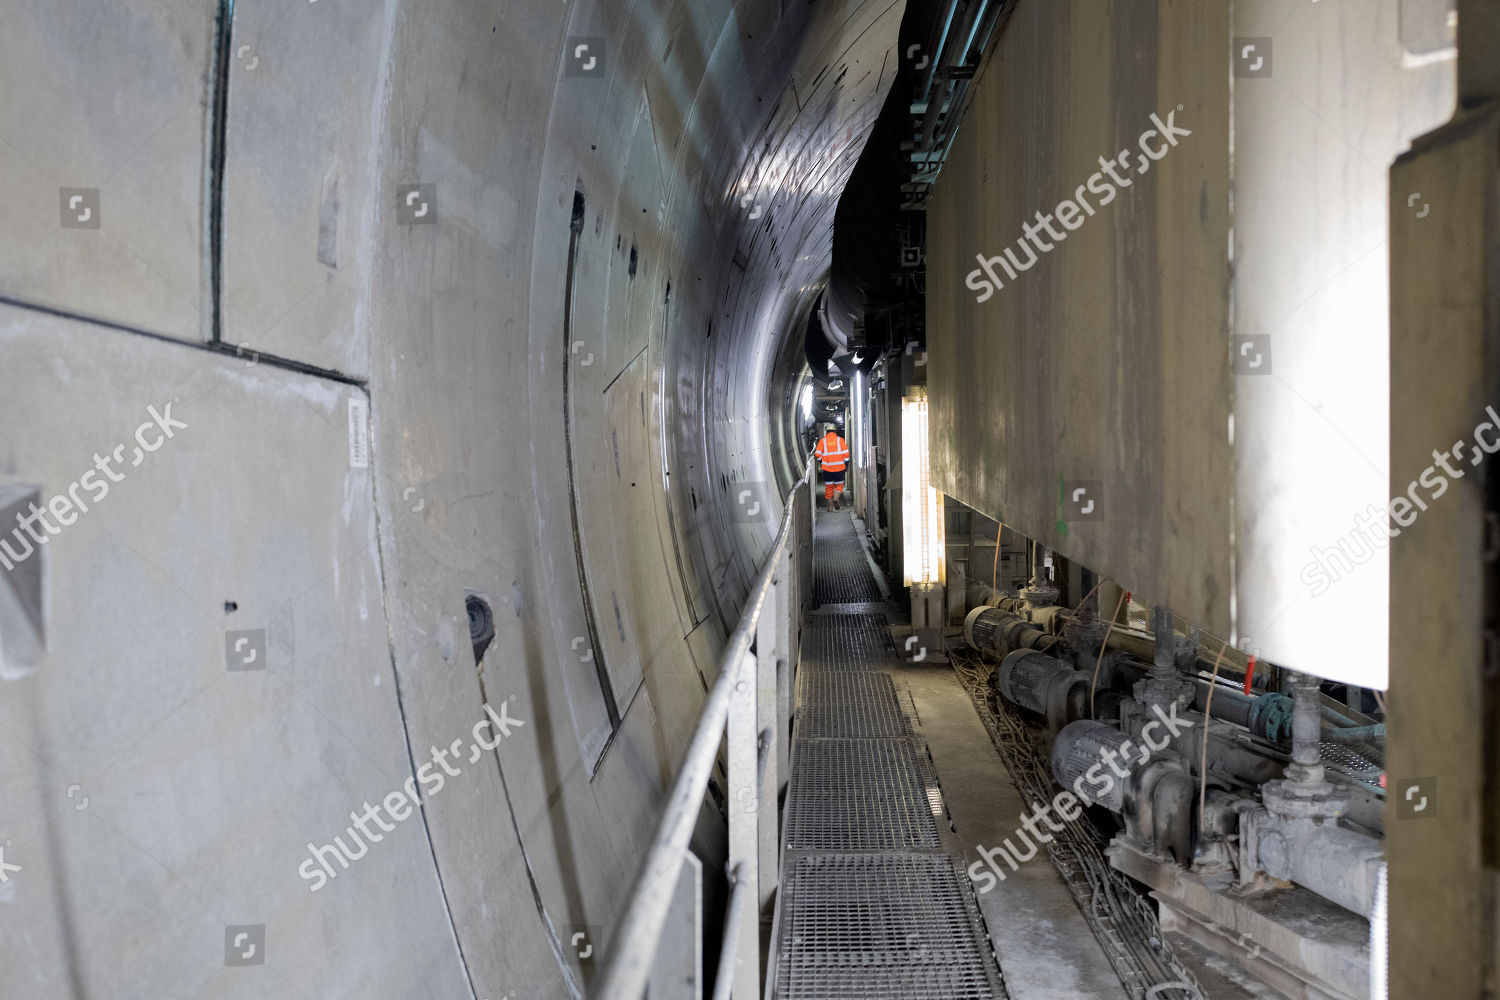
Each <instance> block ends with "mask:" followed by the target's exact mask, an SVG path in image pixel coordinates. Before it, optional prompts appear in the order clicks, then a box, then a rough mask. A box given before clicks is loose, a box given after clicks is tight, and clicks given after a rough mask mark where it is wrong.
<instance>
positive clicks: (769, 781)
mask: <svg viewBox="0 0 1500 1000" xmlns="http://www.w3.org/2000/svg"><path fill="white" fill-rule="evenodd" d="M788 541H790V539H788ZM771 559H772V560H773V566H774V567H775V568H774V569H773V570H772V572H771V590H770V592H769V593H768V594H766V602H765V603H764V604H762V605H761V608H760V619H759V621H757V622H756V623H755V692H756V697H755V718H756V722H755V726H756V730H757V731H758V732H759V733H760V748H759V749H760V759H761V761H762V762H763V766H762V769H761V773H760V775H759V779H760V780H759V783H758V787H757V788H756V792H755V794H756V799H757V801H758V802H759V803H760V810H759V814H758V816H757V827H758V832H757V834H756V842H757V844H758V845H759V853H760V867H759V869H758V870H759V874H760V890H759V892H757V893H756V903H757V904H758V905H757V907H756V913H757V914H758V915H760V916H761V917H765V916H767V915H769V914H770V912H771V904H772V902H773V901H774V900H775V898H776V885H777V883H778V882H779V881H780V871H779V866H778V864H777V859H778V858H779V857H780V852H779V851H778V850H777V847H778V845H779V843H780V840H781V824H780V823H779V822H778V821H779V819H780V815H781V811H780V808H779V807H778V804H777V799H778V793H779V792H780V790H781V775H782V774H783V773H784V772H783V771H782V769H781V746H782V744H784V743H785V742H786V734H785V733H783V732H782V730H781V718H780V712H779V710H778V706H777V691H778V689H779V686H780V682H781V676H782V674H783V672H784V671H783V670H782V666H781V665H782V663H783V662H785V658H786V654H785V652H784V650H785V646H784V645H783V642H784V629H783V628H782V604H783V602H784V601H785V600H786V579H785V577H784V576H783V574H782V572H781V565H782V563H781V552H780V551H778V552H776V553H773V554H772V556H771Z"/></svg>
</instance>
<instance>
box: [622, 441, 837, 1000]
mask: <svg viewBox="0 0 1500 1000" xmlns="http://www.w3.org/2000/svg"><path fill="white" fill-rule="evenodd" d="M811 481H812V458H811V456H809V458H808V462H807V466H806V469H805V471H804V472H803V475H802V478H801V479H799V480H798V481H797V483H796V485H795V486H793V487H792V489H791V492H790V493H788V494H787V502H786V509H785V511H783V513H782V516H781V530H780V531H779V532H777V535H776V540H775V542H774V543H772V545H771V551H770V553H769V554H768V555H767V557H766V561H765V563H764V565H762V566H761V569H760V573H759V574H758V575H757V576H756V578H755V583H754V584H753V585H752V586H751V588H750V596H749V600H748V601H747V602H746V605H745V612H744V614H743V615H741V616H740V623H739V625H738V626H736V627H735V630H734V633H733V634H732V635H731V636H730V637H729V641H728V643H726V644H725V646H724V651H723V652H722V653H721V654H720V656H719V677H718V680H716V681H715V682H714V686H713V689H712V690H710V691H709V693H708V699H707V700H706V701H705V702H704V705H703V711H702V713H700V714H699V716H698V724H697V725H696V726H695V727H694V728H693V738H692V740H691V742H690V743H689V744H688V749H687V753H686V754H684V755H683V759H682V763H681V764H680V765H679V766H678V768H677V777H676V779H675V780H674V781H673V782H672V791H671V793H670V794H669V795H668V797H667V807H666V811H665V812H664V813H663V814H662V818H661V822H660V823H658V824H657V827H656V835H655V836H654V837H653V838H652V840H651V847H650V849H649V850H648V851H647V852H646V858H645V861H644V862H642V864H641V869H640V872H639V874H638V875H637V876H636V880H635V884H634V885H633V886H632V888H631V891H630V904H629V906H628V907H626V910H625V913H624V914H623V915H622V917H621V919H620V925H619V926H620V933H619V934H618V935H617V936H616V939H615V941H614V943H613V945H612V946H611V948H610V953H609V958H608V960H607V962H606V964H605V967H604V972H603V974H602V975H601V976H600V977H599V988H598V990H597V991H596V993H595V996H596V997H597V998H599V1000H640V997H641V995H642V993H644V991H645V989H646V982H647V980H649V979H650V977H651V966H652V962H653V961H654V959H655V957H656V949H657V945H658V944H659V942H660V940H661V929H662V925H663V924H664V923H665V922H666V919H667V911H668V909H670V908H671V905H672V894H673V892H674V891H675V890H676V886H677V875H678V871H679V869H681V867H682V859H683V856H684V855H685V854H686V853H687V849H688V841H689V839H690V838H691V837H692V834H693V825H694V823H695V822H696V821H697V818H698V812H699V808H700V806H701V804H702V800H703V789H704V788H705V786H706V785H707V784H708V778H709V774H710V773H711V772H712V770H713V765H714V758H715V757H716V756H717V755H718V752H719V742H720V740H721V739H722V737H723V734H724V726H725V723H726V722H727V721H728V719H729V696H730V692H731V691H733V690H734V685H735V684H736V683H738V682H739V681H741V680H745V681H746V683H749V682H750V681H751V680H753V678H751V677H746V676H745V675H746V674H747V673H748V671H747V670H746V669H745V661H746V659H747V657H746V653H747V652H748V651H749V649H750V642H751V640H752V639H753V638H754V635H755V626H756V623H757V622H758V621H759V619H760V615H761V611H762V610H763V609H764V607H765V605H766V598H767V595H769V594H770V592H771V580H772V578H773V577H774V576H775V571H776V567H777V565H778V563H779V559H778V558H777V557H778V556H780V555H781V552H782V550H783V549H784V548H785V547H786V545H787V544H788V542H789V541H790V539H791V535H792V521H793V515H794V513H795V511H796V508H797V492H798V491H799V490H801V489H803V488H805V487H808V483H810V482H811ZM807 502H808V505H809V506H812V493H811V490H810V488H809V489H808V494H807ZM773 606H774V602H773Z"/></svg>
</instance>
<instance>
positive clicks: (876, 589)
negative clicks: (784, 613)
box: [812, 511, 884, 605]
mask: <svg viewBox="0 0 1500 1000" xmlns="http://www.w3.org/2000/svg"><path fill="white" fill-rule="evenodd" d="M812 598H813V604H815V605H818V604H854V603H857V602H861V601H879V600H882V599H883V598H884V595H883V594H881V592H880V586H879V585H878V584H877V583H876V582H875V574H874V573H872V572H871V571H870V562H869V560H868V559H866V558H865V552H864V548H863V547H862V546H861V545H860V543H859V538H858V537H857V536H856V535H855V533H854V515H853V514H851V513H850V512H848V511H834V512H829V513H822V512H820V513H819V514H818V516H817V519H816V521H815V523H814V525H813V592H812Z"/></svg>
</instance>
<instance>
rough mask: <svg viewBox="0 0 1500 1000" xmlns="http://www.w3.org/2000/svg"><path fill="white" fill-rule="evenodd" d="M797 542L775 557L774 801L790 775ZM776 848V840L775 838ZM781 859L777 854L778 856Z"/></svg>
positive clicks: (779, 795)
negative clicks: (778, 581)
mask: <svg viewBox="0 0 1500 1000" xmlns="http://www.w3.org/2000/svg"><path fill="white" fill-rule="evenodd" d="M796 541H797V539H795V538H791V539H788V540H787V546H786V548H785V549H783V550H782V551H781V553H780V554H778V555H777V556H776V561H777V563H778V564H779V569H777V571H776V572H777V576H778V577H779V579H780V581H781V583H780V586H778V587H777V588H776V597H777V600H776V614H775V621H776V651H777V655H776V723H775V724H776V783H775V787H774V794H775V795H776V800H777V802H780V801H781V793H782V791H783V790H784V789H785V788H786V785H787V781H788V779H790V778H791V775H792V760H791V754H792V739H791V732H792V725H791V723H792V683H793V676H794V673H795V664H796V658H795V656H794V655H793V643H794V642H795V640H796V635H797V619H798V618H799V617H800V615H801V612H800V610H799V609H798V607H797V557H796V554H795V553H796V546H795V545H794V544H793V543H794V542H796ZM778 845H779V839H778ZM777 856H778V857H780V855H779V854H778V855H777Z"/></svg>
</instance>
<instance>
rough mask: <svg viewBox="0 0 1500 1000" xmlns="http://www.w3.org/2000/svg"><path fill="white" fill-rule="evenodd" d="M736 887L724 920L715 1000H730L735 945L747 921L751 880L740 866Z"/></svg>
mask: <svg viewBox="0 0 1500 1000" xmlns="http://www.w3.org/2000/svg"><path fill="white" fill-rule="evenodd" d="M733 879H734V885H733V887H731V888H730V890H729V910H728V913H727V915H726V916H725V918H724V940H723V943H722V944H720V945H719V971H718V972H717V973H715V974H714V992H713V1000H729V992H730V990H731V989H732V988H733V987H734V952H735V944H736V943H737V942H738V941H739V939H740V924H742V923H744V920H745V907H746V906H748V905H749V903H748V902H747V899H748V897H749V896H750V880H749V879H747V878H744V877H743V872H742V871H741V869H740V866H739V865H735V866H734V875H733Z"/></svg>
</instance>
